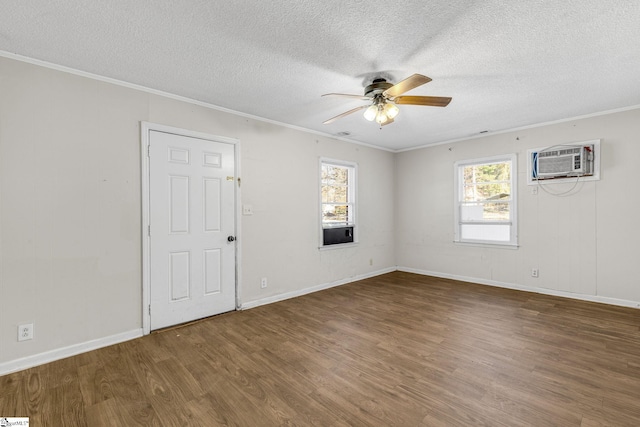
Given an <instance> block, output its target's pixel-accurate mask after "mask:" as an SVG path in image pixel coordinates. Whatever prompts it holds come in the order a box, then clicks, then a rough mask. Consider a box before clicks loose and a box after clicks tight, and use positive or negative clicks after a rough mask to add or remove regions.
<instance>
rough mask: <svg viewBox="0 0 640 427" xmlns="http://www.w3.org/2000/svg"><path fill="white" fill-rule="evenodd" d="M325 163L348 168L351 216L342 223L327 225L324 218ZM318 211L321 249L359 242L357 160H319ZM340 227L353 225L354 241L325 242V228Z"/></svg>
mask: <svg viewBox="0 0 640 427" xmlns="http://www.w3.org/2000/svg"><path fill="white" fill-rule="evenodd" d="M324 165H330V166H336V167H340V168H346V169H347V170H348V184H347V202H346V203H345V204H347V205H348V206H350V207H351V210H350V211H351V212H350V215H349V216H350V218H348V219H347V221H346V222H344V223H343V224H341V225H334V226H330V225H325V222H324V220H323V208H324V206H325V205H326V204H328V203H325V202H324V201H323V200H322V187H323V182H322V169H323V166H324ZM318 205H319V209H318V213H319V220H318V225H319V227H318V228H319V231H318V236H319V237H318V241H319V248H320V249H334V248H342V247H345V246H353V245H356V244H357V243H358V226H357V224H358V164H357V163H355V162H351V161H347V160H338V159H332V158H328V157H320V158H319V160H318ZM340 227H353V242H345V243H333V244H325V243H324V230H325V228H340Z"/></svg>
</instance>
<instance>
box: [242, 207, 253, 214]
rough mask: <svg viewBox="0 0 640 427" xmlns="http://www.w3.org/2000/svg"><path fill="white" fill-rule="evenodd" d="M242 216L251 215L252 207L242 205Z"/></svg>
mask: <svg viewBox="0 0 640 427" xmlns="http://www.w3.org/2000/svg"><path fill="white" fill-rule="evenodd" d="M242 215H253V206H251V205H242Z"/></svg>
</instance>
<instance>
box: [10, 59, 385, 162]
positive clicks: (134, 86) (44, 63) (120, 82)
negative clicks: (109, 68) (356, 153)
mask: <svg viewBox="0 0 640 427" xmlns="http://www.w3.org/2000/svg"><path fill="white" fill-rule="evenodd" d="M0 57H5V58H8V59H13V60H16V61H20V62H26V63H28V64H33V65H37V66H40V67H44V68H49V69H52V70H56V71H62V72H64V73H69V74H73V75H76V76H80V77H85V78H88V79H92V80H97V81H101V82H105V83H110V84H113V85H117V86H122V87H126V88H129V89H134V90H139V91H141V92H146V93H150V94H153V95H159V96H163V97H165V98H170V99H175V100H177V101H182V102H186V103H189V104H193V105H198V106H200V107H205V108H210V109H212V110H217V111H222V112H224V113H229V114H233V115H235V116H240V117H244V118H247V119H252V120H257V121H260V122H264V123H270V124H273V125H277V126H282V127H285V128H288V129H293V130H297V131H302V132H306V133H311V134H314V135H319V136H324V137H328V138H331V139H337V140H339V141H343V142H348V143H351V144H356V145H362V146H364V147H368V148H374V149H376V150H381V151H387V152H390V153H394V152H396V150H393V149H391V148H386V147H380V146H377V145H373V144H368V143H366V142H361V141H355V140H352V139H348V138H343V137H341V136H339V135H334V134H330V133H326V132H320V131H317V130H313V129H307V128H304V127H302V126H295V125H292V124H288V123H283V122H278V121H276V120H271V119H266V118H264V117H259V116H254V115H252V114H247V113H243V112H240V111H236V110H231V109H229V108H225V107H220V106H218V105H215V104H209V103H207V102H203V101H198V100H195V99H191V98H187V97H184V96H180V95H175V94H173V93H169V92H163V91H161V90H157V89H152V88H149V87H146V86H141V85H137V84H134V83H129V82H125V81H123V80H118V79H114V78H111V77H105V76H101V75H98V74H93V73H89V72H86V71H81V70H77V69H74V68H70V67H65V66H64V65H58V64H54V63H51V62H47V61H42V60H40V59H34V58H29V57H27V56H22V55H17V54H15V53H11V52H6V51H3V50H0Z"/></svg>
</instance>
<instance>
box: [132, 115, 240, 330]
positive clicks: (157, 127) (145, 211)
mask: <svg viewBox="0 0 640 427" xmlns="http://www.w3.org/2000/svg"><path fill="white" fill-rule="evenodd" d="M152 130H154V131H159V132H165V133H171V134H175V135H182V136H186V137H191V138H198V139H204V140H207V141H215V142H222V143H228V144H233V147H234V157H235V171H234V174H235V176H236V178H238V179H239V178H240V140H238V139H236V138H229V137H225V136H217V135H212V134H208V133H204V132H197V131H192V130H188V129H181V128H177V127H173V126H165V125H161V124H157V123H150V122H144V121H143V122H140V154H141V156H140V162H141V175H142V176H141V183H142V185H141V187H142V194H141V203H142V227H141V238H142V330H143V332H144V335H148V334H150V333H151V316H150V315H149V304H150V302H151V282H150V279H149V278H150V274H151V271H150V268H151V265H150V257H149V254H150V249H151V247H150V244H151V243H150V238H149V237H150V236H149V232H148V230H149V225H150V217H149V211H150V206H149V203H150V200H149V194H150V193H149V191H150V187H149V178H150V177H149V171H150V170H149V167H150V165H149V156H148V153H149V132H150V131H152ZM240 182H242V180H240ZM235 183H236V187H235V189H234V217H235V223H236V224H235V225H236V229H235V233H236V238H239V237H240V233H241V232H240V228H241V227H240V216H239V215H240V212H242V209H241V195H240V185H238V180H236V181H235ZM240 244H241V243H240V242H239V241H237V242H236V253H235V264H236V265H235V269H236V274H235V281H236V283H235V292H236V297H235V306H236V309H238V308H239V307H240V299H239V294H240V289H239V286H240V285H239V283H240V271H241V268H240V265H241V264H240V257H239V254H240V253H241V251H240Z"/></svg>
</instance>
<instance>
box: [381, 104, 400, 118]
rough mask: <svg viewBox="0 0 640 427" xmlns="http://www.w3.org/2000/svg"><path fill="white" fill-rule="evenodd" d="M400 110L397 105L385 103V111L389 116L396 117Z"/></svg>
mask: <svg viewBox="0 0 640 427" xmlns="http://www.w3.org/2000/svg"><path fill="white" fill-rule="evenodd" d="M399 112H400V109H399V108H398V107H396V106H395V105H393V104H389V103H386V104H384V113H385V114H386V115H387V117H388V118H390V119H395V118H396V116H397V115H398V113H399Z"/></svg>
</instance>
